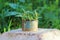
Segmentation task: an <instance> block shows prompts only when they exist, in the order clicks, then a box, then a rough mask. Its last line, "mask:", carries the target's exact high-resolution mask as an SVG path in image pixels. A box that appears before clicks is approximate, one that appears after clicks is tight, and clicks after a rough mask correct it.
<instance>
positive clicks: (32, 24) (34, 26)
mask: <svg viewBox="0 0 60 40" xmlns="http://www.w3.org/2000/svg"><path fill="white" fill-rule="evenodd" d="M22 30H23V31H38V20H32V21H23V23H22Z"/></svg>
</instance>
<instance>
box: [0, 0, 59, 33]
mask: <svg viewBox="0 0 60 40" xmlns="http://www.w3.org/2000/svg"><path fill="white" fill-rule="evenodd" d="M22 9H24V10H32V11H33V10H35V9H36V10H37V12H39V14H40V17H41V18H39V28H57V29H60V0H0V32H1V33H2V32H6V31H10V30H12V29H17V28H21V24H22V22H21V21H22V18H21V17H17V16H16V15H17V14H21V13H22Z"/></svg>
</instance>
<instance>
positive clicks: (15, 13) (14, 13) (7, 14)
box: [4, 11, 19, 17]
mask: <svg viewBox="0 0 60 40" xmlns="http://www.w3.org/2000/svg"><path fill="white" fill-rule="evenodd" d="M17 14H19V12H15V11H14V12H13V11H12V12H6V13H5V14H4V16H5V17H7V16H15V15H17Z"/></svg>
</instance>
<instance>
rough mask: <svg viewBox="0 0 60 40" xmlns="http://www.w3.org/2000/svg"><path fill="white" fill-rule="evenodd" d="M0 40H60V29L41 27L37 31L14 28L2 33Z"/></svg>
mask: <svg viewBox="0 0 60 40" xmlns="http://www.w3.org/2000/svg"><path fill="white" fill-rule="evenodd" d="M0 40H60V30H58V29H39V30H38V31H37V32H24V31H21V29H17V30H12V31H10V32H6V33H3V34H2V35H0Z"/></svg>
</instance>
